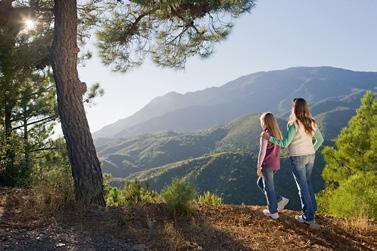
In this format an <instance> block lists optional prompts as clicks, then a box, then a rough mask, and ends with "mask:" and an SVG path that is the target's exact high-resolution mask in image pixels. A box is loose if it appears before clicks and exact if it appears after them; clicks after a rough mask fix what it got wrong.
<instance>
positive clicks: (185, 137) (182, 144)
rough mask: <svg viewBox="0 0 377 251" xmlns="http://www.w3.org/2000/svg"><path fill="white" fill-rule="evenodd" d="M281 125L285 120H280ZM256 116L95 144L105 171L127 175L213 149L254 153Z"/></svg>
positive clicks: (194, 156) (257, 123)
mask: <svg viewBox="0 0 377 251" xmlns="http://www.w3.org/2000/svg"><path fill="white" fill-rule="evenodd" d="M279 124H280V127H281V128H284V127H285V126H286V122H285V121H283V120H279ZM260 132H261V129H260V122H259V116H258V115H247V116H244V117H241V118H239V119H236V120H235V121H232V122H231V123H229V124H227V125H225V126H220V127H214V128H211V129H208V130H204V131H200V132H193V133H175V132H160V133H155V134H144V135H140V136H136V137H133V138H121V139H116V140H113V141H110V142H108V143H106V144H102V145H100V146H97V152H98V155H99V156H100V159H101V161H102V163H103V165H102V168H103V171H104V172H109V173H111V174H112V175H113V176H115V177H127V176H128V175H130V174H132V173H134V172H139V171H143V170H146V169H150V168H153V167H159V166H162V165H165V164H168V163H173V162H177V161H181V160H185V159H189V158H196V157H200V156H202V155H205V154H210V153H213V152H223V151H229V152H236V151H247V152H249V153H252V152H254V153H255V152H256V151H257V150H258V147H259V135H260Z"/></svg>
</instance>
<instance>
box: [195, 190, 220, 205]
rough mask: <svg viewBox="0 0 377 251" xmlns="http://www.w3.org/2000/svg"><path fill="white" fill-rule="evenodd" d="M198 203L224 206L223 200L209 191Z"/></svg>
mask: <svg viewBox="0 0 377 251" xmlns="http://www.w3.org/2000/svg"><path fill="white" fill-rule="evenodd" d="M198 203H199V204H204V205H222V204H223V199H222V198H221V197H219V196H217V195H216V194H213V193H211V192H208V191H207V192H205V193H204V194H203V195H200V196H199V198H198Z"/></svg>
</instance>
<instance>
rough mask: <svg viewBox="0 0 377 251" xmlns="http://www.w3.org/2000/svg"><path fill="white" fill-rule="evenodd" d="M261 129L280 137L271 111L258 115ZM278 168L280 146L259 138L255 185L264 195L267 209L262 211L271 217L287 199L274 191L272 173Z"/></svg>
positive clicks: (276, 213)
mask: <svg viewBox="0 0 377 251" xmlns="http://www.w3.org/2000/svg"><path fill="white" fill-rule="evenodd" d="M260 123H261V127H262V130H263V131H264V132H265V133H266V135H269V136H274V137H276V138H277V139H280V140H281V139H282V138H283V137H282V134H281V131H280V129H279V126H278V123H277V121H276V119H275V118H274V116H273V115H272V113H269V112H267V113H264V114H262V116H261V117H260ZM279 169H280V147H279V146H277V145H274V144H272V143H270V142H268V141H267V140H266V139H263V138H261V139H260V150H259V156H258V167H257V175H258V176H259V178H258V181H257V185H258V187H259V188H260V189H261V190H262V192H263V193H264V194H265V196H266V200H267V205H268V209H265V210H263V213H264V214H265V215H266V216H268V217H271V218H272V219H275V220H276V219H278V218H279V214H278V211H281V210H283V209H284V207H285V206H286V205H287V204H288V202H289V200H288V199H287V198H284V197H282V196H280V195H277V194H276V193H275V187H274V173H275V172H276V171H277V170H279Z"/></svg>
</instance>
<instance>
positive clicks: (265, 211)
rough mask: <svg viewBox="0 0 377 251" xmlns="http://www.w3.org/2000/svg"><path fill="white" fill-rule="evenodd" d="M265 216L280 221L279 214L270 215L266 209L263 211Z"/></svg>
mask: <svg viewBox="0 0 377 251" xmlns="http://www.w3.org/2000/svg"><path fill="white" fill-rule="evenodd" d="M263 214H264V215H266V216H268V217H271V218H272V219H274V220H277V219H279V213H274V214H272V213H270V211H269V210H268V209H264V210H263Z"/></svg>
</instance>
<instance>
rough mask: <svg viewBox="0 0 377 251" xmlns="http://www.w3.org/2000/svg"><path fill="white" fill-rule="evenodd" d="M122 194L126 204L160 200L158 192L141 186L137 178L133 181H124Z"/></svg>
mask: <svg viewBox="0 0 377 251" xmlns="http://www.w3.org/2000/svg"><path fill="white" fill-rule="evenodd" d="M123 195H124V200H125V203H126V205H133V204H138V203H158V202H160V196H159V194H158V193H156V192H155V191H151V190H149V189H148V187H147V188H143V187H142V186H141V184H140V182H139V181H138V180H137V179H136V180H135V181H134V182H127V183H126V185H125V187H124V189H123Z"/></svg>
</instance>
